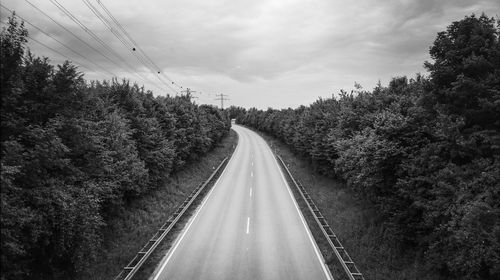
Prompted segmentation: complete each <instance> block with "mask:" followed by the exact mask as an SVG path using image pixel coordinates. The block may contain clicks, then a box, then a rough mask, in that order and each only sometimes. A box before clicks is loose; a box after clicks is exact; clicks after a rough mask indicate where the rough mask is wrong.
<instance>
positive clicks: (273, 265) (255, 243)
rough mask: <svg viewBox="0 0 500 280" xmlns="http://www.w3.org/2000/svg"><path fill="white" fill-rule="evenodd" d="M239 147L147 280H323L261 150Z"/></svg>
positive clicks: (279, 179)
mask: <svg viewBox="0 0 500 280" xmlns="http://www.w3.org/2000/svg"><path fill="white" fill-rule="evenodd" d="M233 129H234V130H235V131H236V132H237V133H238V136H239V141H238V146H237V147H236V150H235V152H234V154H233V156H232V158H231V160H230V161H229V163H228V165H227V167H226V169H225V170H224V172H223V173H222V174H221V176H220V178H219V180H218V181H217V183H216V184H215V185H214V187H213V188H212V190H211V191H210V192H209V193H208V195H207V197H206V198H205V200H204V201H203V202H202V204H201V205H200V207H199V208H198V210H197V211H196V212H195V214H194V215H193V217H192V218H191V220H190V221H189V222H188V224H187V225H186V227H185V228H184V230H183V231H182V233H181V235H180V236H179V237H178V238H177V240H176V242H174V245H173V246H172V249H171V250H170V252H169V253H168V254H167V256H166V257H165V258H164V259H163V261H162V263H161V264H160V266H159V267H158V268H157V270H156V272H155V274H154V275H153V277H152V279H154V280H160V279H161V280H167V279H168V280H174V279H179V280H189V279H207V280H212V279H213V280H223V279H249V280H250V279H252V280H254V279H255V280H256V279H269V280H271V279H273V280H276V279H286V280H289V279H331V276H330V274H329V272H328V270H327V269H326V267H325V265H324V260H323V258H322V257H321V255H320V253H319V250H318V249H317V246H316V243H315V242H314V239H313V238H312V236H311V234H310V232H309V229H308V228H307V227H306V224H305V221H304V218H303V217H302V214H301V213H300V211H299V210H298V208H297V206H296V202H295V200H294V198H293V197H292V194H291V192H290V190H289V187H288V185H287V184H286V182H285V180H284V177H283V175H282V173H281V171H280V169H279V167H278V165H277V162H276V160H275V158H274V156H273V154H272V152H271V150H270V149H269V146H268V145H267V143H266V142H265V141H264V139H262V137H260V136H259V135H258V134H257V133H255V132H253V131H251V130H249V129H246V128H244V127H241V126H238V125H233Z"/></svg>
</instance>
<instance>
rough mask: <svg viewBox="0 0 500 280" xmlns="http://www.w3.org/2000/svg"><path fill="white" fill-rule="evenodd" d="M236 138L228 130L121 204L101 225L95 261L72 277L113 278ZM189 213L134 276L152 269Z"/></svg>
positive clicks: (79, 278)
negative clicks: (159, 181) (100, 246)
mask: <svg viewBox="0 0 500 280" xmlns="http://www.w3.org/2000/svg"><path fill="white" fill-rule="evenodd" d="M237 142H238V136H237V134H236V132H234V131H233V130H231V131H230V133H229V135H228V136H226V138H224V139H223V140H222V142H221V143H219V144H218V145H217V146H216V147H215V148H214V149H213V150H212V151H211V152H209V153H208V154H206V155H205V156H203V157H202V158H200V159H199V160H198V161H197V162H193V163H191V164H188V165H187V166H186V167H185V168H184V169H183V170H182V171H179V172H177V173H176V174H173V175H172V177H171V178H170V180H169V181H168V182H167V184H165V186H163V187H159V188H157V189H155V190H152V191H151V192H150V193H148V194H146V195H144V196H143V197H141V198H138V199H136V200H135V201H133V202H131V203H130V205H127V207H126V208H123V209H122V210H121V212H120V213H119V214H118V215H117V216H116V217H114V218H113V219H112V220H111V221H108V225H107V227H106V229H105V236H106V239H105V242H104V246H103V249H102V252H101V254H100V255H99V256H98V259H97V261H96V262H95V264H94V265H93V266H92V267H90V268H89V269H87V270H86V271H84V272H82V273H80V274H79V275H78V276H77V278H76V279H78V280H83V279H88V280H101V279H113V278H114V277H115V276H116V275H117V274H118V273H119V272H120V271H121V269H122V268H123V266H125V265H126V264H127V263H128V262H129V261H130V260H131V259H132V258H133V257H134V256H135V254H136V253H137V252H138V251H139V250H140V249H141V248H142V246H144V244H145V243H146V242H147V241H148V240H149V239H150V238H151V237H152V236H153V235H154V234H155V232H156V231H157V229H158V228H159V227H160V226H161V225H162V224H163V223H164V222H165V221H167V219H168V217H169V216H170V215H171V214H172V213H173V212H174V211H175V210H176V209H177V207H178V206H179V205H180V204H181V203H182V202H183V201H184V199H185V198H186V197H187V196H188V195H189V194H190V193H191V192H192V191H193V190H194V189H195V188H196V187H197V186H198V185H199V184H200V183H201V182H203V181H205V180H207V179H208V177H209V176H210V175H211V174H212V172H213V170H214V169H215V168H216V167H217V166H218V165H219V164H220V162H221V161H222V160H223V159H224V157H226V156H228V155H229V154H231V153H232V152H233V151H234V148H235V147H236V144H237ZM207 187H209V186H207ZM207 189H208V188H207ZM200 196H202V194H200ZM193 208H194V207H190V209H193ZM189 216H190V212H189V211H187V212H186V213H185V215H184V216H183V218H182V219H180V220H179V222H178V223H177V225H176V226H175V227H174V229H173V230H172V232H171V234H169V235H168V236H167V237H166V238H165V239H164V240H163V242H162V244H161V245H160V246H159V247H158V248H157V249H156V250H155V252H154V253H153V254H152V255H151V256H150V259H148V261H147V262H146V263H145V264H144V265H143V267H142V268H141V269H140V271H139V272H138V274H136V276H135V279H146V278H147V277H148V276H149V275H148V273H150V272H152V271H153V270H154V268H155V266H156V265H157V262H158V261H159V260H161V257H162V256H163V255H164V254H165V253H166V251H167V250H168V248H169V247H170V243H171V242H172V241H173V240H175V236H176V232H178V231H179V230H180V229H182V227H183V224H184V223H185V222H186V221H187V220H188V217H189Z"/></svg>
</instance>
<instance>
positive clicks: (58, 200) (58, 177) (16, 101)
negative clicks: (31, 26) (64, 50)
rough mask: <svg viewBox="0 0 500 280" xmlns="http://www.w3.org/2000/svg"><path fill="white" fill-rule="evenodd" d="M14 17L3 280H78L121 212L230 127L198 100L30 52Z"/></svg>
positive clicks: (6, 101) (5, 37)
mask: <svg viewBox="0 0 500 280" xmlns="http://www.w3.org/2000/svg"><path fill="white" fill-rule="evenodd" d="M27 35H28V33H27V30H26V29H25V27H24V25H23V23H20V22H19V21H18V20H16V18H15V16H14V15H13V16H12V17H10V18H9V22H8V26H7V27H6V28H3V30H2V33H1V36H0V38H1V57H0V64H1V74H0V82H1V98H2V103H1V136H0V137H1V185H2V187H1V210H2V211H1V271H2V272H1V279H57V278H65V279H67V278H71V275H72V273H75V272H78V271H81V270H82V269H84V268H85V267H86V266H88V265H89V264H90V263H91V262H92V261H93V260H94V259H95V256H96V255H97V254H98V253H99V250H100V247H101V246H102V241H103V236H104V232H103V229H104V227H105V225H106V222H107V221H108V220H109V219H110V218H112V217H113V215H114V213H116V211H117V210H118V209H120V207H124V206H126V204H127V203H128V202H130V201H131V200H132V199H134V198H136V197H138V196H141V195H142V194H145V193H146V192H148V190H151V189H152V188H157V187H162V186H165V183H166V179H167V178H168V177H169V176H170V175H171V174H172V173H173V172H175V171H177V170H179V169H181V168H183V166H184V165H185V164H186V163H188V162H192V161H194V160H196V159H197V158H199V157H200V156H201V155H203V154H204V153H206V152H208V151H210V150H211V149H212V148H213V147H214V146H215V145H216V144H217V143H218V142H219V141H220V140H221V139H222V138H223V137H224V136H225V135H226V134H227V133H228V132H229V129H230V119H229V118H228V116H227V115H226V114H225V113H224V112H223V111H221V110H219V109H217V108H215V107H213V106H208V105H196V104H194V103H193V102H192V101H191V96H189V95H182V96H175V97H172V96H156V97H155V96H153V94H152V92H150V91H146V90H144V88H143V87H139V86H138V85H137V84H131V83H130V82H129V81H126V80H123V81H119V80H116V79H114V80H112V81H101V82H100V81H91V82H88V81H85V80H84V78H83V74H82V73H80V72H79V71H78V69H77V67H76V66H75V65H73V64H71V63H70V62H68V61H66V62H64V63H63V64H62V65H57V67H54V66H53V65H51V64H50V61H49V59H48V58H46V57H37V56H35V55H34V54H33V53H31V52H30V51H29V50H27V49H26V42H27Z"/></svg>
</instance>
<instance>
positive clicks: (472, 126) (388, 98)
mask: <svg viewBox="0 0 500 280" xmlns="http://www.w3.org/2000/svg"><path fill="white" fill-rule="evenodd" d="M499 36H500V22H499V21H495V20H494V19H493V18H488V17H487V16H485V15H481V16H475V15H472V16H467V17H465V18H464V19H463V20H460V21H457V22H453V23H452V24H451V25H450V26H448V28H447V29H446V30H445V31H443V32H440V33H438V35H437V37H436V39H435V41H434V44H433V45H432V46H431V47H430V56H431V58H432V60H433V61H431V62H425V64H424V65H425V68H426V69H427V70H428V71H429V76H428V77H424V76H422V75H417V76H416V77H414V78H407V77H396V78H393V79H392V80H391V81H390V83H389V85H387V86H382V85H380V84H379V85H378V86H377V87H376V88H375V89H374V90H373V91H365V90H363V89H362V88H361V86H359V85H357V90H356V91H353V92H351V93H347V92H344V91H342V92H341V93H340V94H339V96H338V97H337V98H329V99H319V100H317V101H316V102H314V103H313V104H311V105H310V106H301V107H299V108H296V109H290V108H289V109H283V110H275V109H268V110H265V111H262V110H257V109H255V108H253V109H250V110H245V109H242V108H235V107H233V108H231V109H230V111H231V116H232V117H236V118H237V122H238V123H241V124H244V125H247V126H250V127H253V128H255V129H258V130H260V131H263V132H266V133H268V134H269V135H272V136H273V137H276V138H277V139H280V140H281V141H282V142H284V143H285V144H286V145H287V146H288V147H289V148H290V149H291V150H292V151H293V152H294V153H295V154H296V155H298V156H300V157H303V158H305V159H307V162H308V163H309V164H310V167H311V168H312V169H313V170H314V171H315V172H317V173H318V174H321V175H324V176H328V177H330V178H336V179H337V180H340V181H341V182H342V183H341V184H340V185H339V184H337V183H327V185H328V184H330V185H331V188H334V189H335V190H334V191H331V190H328V189H326V187H324V184H320V185H319V186H316V185H315V184H316V183H315V182H314V181H311V184H309V183H308V182H306V183H307V184H309V185H310V187H311V188H313V186H314V189H312V190H311V191H312V192H314V193H316V194H315V195H316V201H318V200H319V201H320V203H319V204H320V205H322V207H323V210H324V209H330V208H331V209H334V210H332V211H328V210H327V211H326V212H327V213H325V214H327V215H330V217H332V216H337V215H339V214H340V217H337V218H331V221H332V225H333V228H334V230H335V229H336V228H341V229H342V230H341V231H342V233H339V235H340V238H341V239H342V238H343V239H342V240H346V243H347V244H346V245H348V246H351V248H355V249H354V251H356V250H358V249H356V248H357V246H364V245H362V244H358V245H356V243H360V242H361V243H365V242H368V246H364V247H362V248H363V250H362V251H359V252H355V253H354V254H353V258H354V260H355V261H358V262H359V261H361V262H362V263H361V264H360V265H359V267H360V269H361V270H362V271H363V268H367V273H366V278H367V279H422V275H417V274H415V273H414V272H412V271H414V270H413V269H411V268H410V266H412V265H416V266H417V267H422V269H423V270H426V271H429V272H431V273H433V274H434V275H435V276H436V277H437V278H441V279H498V278H500V238H499V237H500V187H499V186H500V41H499ZM293 161H294V160H292V162H293ZM299 176H300V177H302V175H299ZM332 182H333V181H332ZM343 184H345V185H346V186H347V189H345V190H344V188H343V187H341V185H343ZM345 196H349V197H351V198H339V197H345ZM323 200H326V201H328V203H323V202H322V201H323ZM342 200H345V202H342ZM339 204H341V205H346V207H347V205H360V206H359V207H356V208H354V210H353V211H354V213H353V214H352V215H347V216H344V215H343V214H342V209H338V207H339ZM329 205H330V206H329ZM353 207H354V206H353ZM367 209H372V210H371V211H372V213H369V210H367ZM339 211H340V212H339ZM367 211H368V212H367ZM365 215H366V217H364V216H365ZM342 217H346V219H345V220H344V221H339V219H342ZM341 224H346V225H356V226H353V228H352V229H348V228H347V229H346V225H341ZM359 226H361V227H364V229H362V230H359V229H357V228H356V227H359ZM358 233H362V234H361V235H360V234H358ZM377 239H379V240H380V242H378V241H377ZM377 244H380V246H377ZM348 248H349V247H348ZM381 249H383V251H386V250H387V251H388V252H390V253H385V252H382V251H381ZM398 252H399V253H398ZM400 256H401V258H402V259H401V260H398V259H397V258H398V257H400ZM386 258H389V260H388V259H386ZM408 258H410V261H409V262H408V263H407V267H408V268H409V271H410V272H409V273H410V274H400V275H401V277H395V278H388V277H386V276H384V275H380V276H378V274H376V271H377V269H378V270H380V271H388V272H390V271H394V272H397V271H398V270H401V268H400V267H392V266H393V264H396V263H400V262H403V263H404V262H405V260H406V259H408ZM411 258H414V261H413V260H411ZM363 262H364V263H363ZM377 264H379V265H381V266H382V265H383V266H386V267H385V268H376V267H375V266H376V265H377ZM363 272H364V271H363ZM384 273H385V272H384Z"/></svg>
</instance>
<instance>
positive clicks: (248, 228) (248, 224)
mask: <svg viewBox="0 0 500 280" xmlns="http://www.w3.org/2000/svg"><path fill="white" fill-rule="evenodd" d="M249 232H250V217H248V218H247V234H248V233H249Z"/></svg>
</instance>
